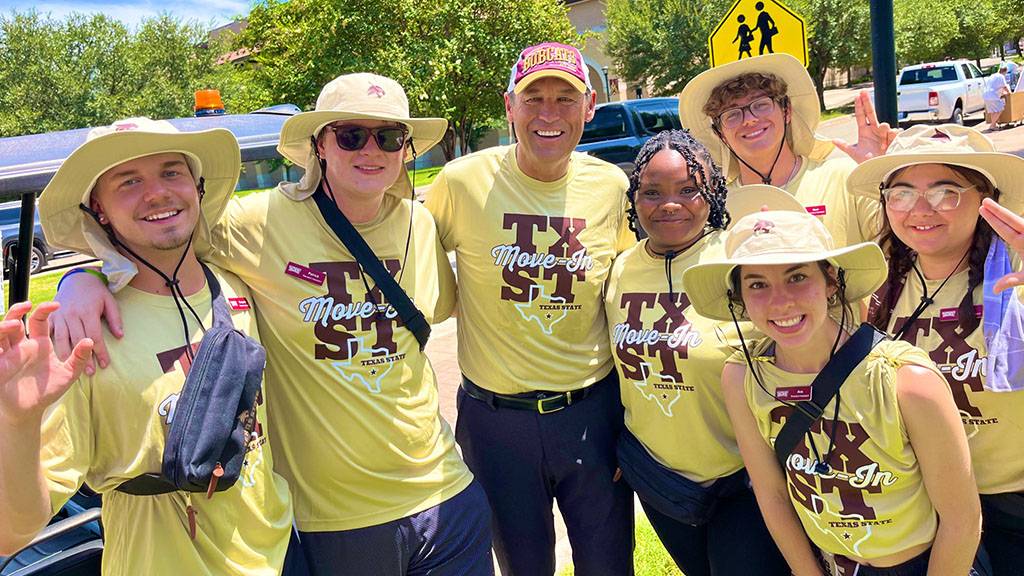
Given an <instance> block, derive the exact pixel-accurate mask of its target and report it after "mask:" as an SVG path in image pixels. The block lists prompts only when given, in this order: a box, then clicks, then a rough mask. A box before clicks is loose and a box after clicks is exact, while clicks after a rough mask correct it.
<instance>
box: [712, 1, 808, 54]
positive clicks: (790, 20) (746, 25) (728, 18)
mask: <svg viewBox="0 0 1024 576" xmlns="http://www.w3.org/2000/svg"><path fill="white" fill-rule="evenodd" d="M708 51H709V53H710V55H711V67H712V68H714V67H716V66H721V65H722V64H727V63H729V62H735V61H737V60H742V59H743V58H751V57H753V56H760V55H762V54H771V53H777V52H785V53H786V54H790V55H792V56H795V57H796V59H797V60H799V61H800V62H802V63H803V65H804V67H805V68H806V67H807V26H806V25H805V24H804V19H803V18H801V17H800V16H799V15H798V14H797V13H796V12H794V11H792V10H790V9H789V8H787V7H786V5H785V4H783V3H782V2H779V1H778V0H736V2H734V3H733V5H732V8H729V11H728V12H726V13H725V17H724V18H722V21H721V22H719V23H718V26H716V27H715V29H714V30H713V31H712V32H711V36H709V37H708Z"/></svg>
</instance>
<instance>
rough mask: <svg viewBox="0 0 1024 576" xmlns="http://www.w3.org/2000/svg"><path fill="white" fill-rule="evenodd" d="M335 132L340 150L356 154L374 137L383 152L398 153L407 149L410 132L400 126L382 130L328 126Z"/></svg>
mask: <svg viewBox="0 0 1024 576" xmlns="http://www.w3.org/2000/svg"><path fill="white" fill-rule="evenodd" d="M328 128H330V129H331V130H332V131H333V132H334V139H335V140H336V141H337V142H338V148H341V149H342V150H348V151H349V152H355V151H357V150H362V149H363V147H365V146H366V143H367V142H369V141H370V136H373V138H374V140H376V141H377V147H378V148H380V149H381V151H383V152H398V151H399V150H401V149H402V148H404V147H405V139H406V137H407V136H408V135H409V132H408V131H407V130H406V129H405V128H402V127H399V126H383V127H381V128H365V127H363V126H345V125H342V126H328Z"/></svg>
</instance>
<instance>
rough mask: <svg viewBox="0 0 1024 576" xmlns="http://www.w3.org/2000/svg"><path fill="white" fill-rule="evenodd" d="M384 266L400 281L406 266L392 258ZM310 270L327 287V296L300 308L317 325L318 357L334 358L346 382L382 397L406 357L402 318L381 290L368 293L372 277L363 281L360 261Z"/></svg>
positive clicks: (315, 349)
mask: <svg viewBox="0 0 1024 576" xmlns="http://www.w3.org/2000/svg"><path fill="white" fill-rule="evenodd" d="M383 263H384V267H385V268H386V269H387V270H388V272H389V273H390V274H391V275H392V276H393V277H396V278H397V277H398V273H399V271H400V270H401V267H402V265H401V262H400V261H399V260H397V259H388V260H384V261H383ZM309 269H310V270H312V271H314V272H316V274H317V275H322V276H323V277H324V278H325V280H326V283H327V293H326V294H322V295H318V296H311V297H309V298H305V299H303V300H301V301H299V302H298V304H297V306H296V309H297V311H298V313H299V315H300V317H301V318H302V321H303V322H304V323H306V324H309V325H311V326H312V327H313V333H314V336H315V337H316V340H317V343H316V344H315V345H314V347H313V357H314V358H315V359H317V360H331V361H332V362H331V366H332V367H334V369H335V370H336V371H337V373H338V375H339V377H341V378H342V379H343V380H345V381H346V382H349V383H358V384H360V385H361V386H363V387H365V388H366V389H367V390H368V391H369V392H371V393H379V392H380V391H381V389H382V387H381V386H382V382H383V380H384V378H385V377H386V376H387V375H388V374H389V373H390V372H391V370H392V368H393V364H394V363H395V362H398V361H400V360H404V359H405V356H406V354H405V353H404V352H399V350H398V342H397V341H396V340H395V329H396V328H398V327H401V326H403V325H404V324H403V323H402V319H401V318H400V317H399V316H398V313H397V311H396V310H395V309H394V307H392V306H391V305H390V304H387V303H385V302H384V295H383V294H382V293H381V291H380V289H379V288H377V287H376V286H374V287H373V288H372V289H370V290H369V291H367V290H366V287H367V285H368V284H369V283H370V282H372V279H370V278H369V277H367V278H365V279H364V278H363V271H362V269H361V268H360V266H359V263H358V262H314V263H311V264H310V265H309ZM364 280H365V282H364ZM353 295H355V297H353Z"/></svg>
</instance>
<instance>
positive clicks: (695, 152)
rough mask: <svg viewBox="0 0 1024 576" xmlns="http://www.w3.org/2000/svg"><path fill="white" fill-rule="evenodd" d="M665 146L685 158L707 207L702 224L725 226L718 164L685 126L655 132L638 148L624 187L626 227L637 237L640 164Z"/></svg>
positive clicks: (723, 191) (726, 215)
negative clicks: (683, 127)
mask: <svg viewBox="0 0 1024 576" xmlns="http://www.w3.org/2000/svg"><path fill="white" fill-rule="evenodd" d="M666 149H671V150H675V151H676V152H678V153H679V155H680V156H682V157H683V160H685V161H686V168H687V170H689V172H690V175H691V176H692V177H693V179H694V181H695V182H696V183H697V187H698V188H700V195H701V196H702V197H703V198H704V201H705V202H707V204H708V207H709V208H710V211H709V212H708V221H707V224H706V226H707V227H709V228H712V229H717V230H725V227H726V226H728V225H729V222H730V221H731V220H732V219H731V217H730V216H729V212H728V210H726V209H725V196H726V188H725V177H724V176H722V170H721V168H719V167H718V165H716V164H715V162H714V160H712V159H711V153H710V152H708V149H707V148H705V147H704V145H703V144H701V143H700V142H698V141H697V139H696V138H694V137H693V135H691V134H690V131H689V130H665V131H664V132H659V133H658V134H656V135H654V136H653V137H651V139H650V140H648V141H647V142H645V143H644V145H643V146H642V147H641V148H640V152H639V153H638V154H637V155H636V168H634V169H633V173H632V174H630V175H629V188H627V189H626V198H627V199H629V208H628V209H627V210H626V216H627V217H628V218H629V229H630V230H632V231H633V232H634V233H635V234H637V238H640V228H639V226H638V223H637V215H636V192H637V190H638V189H639V188H640V175H641V174H643V171H644V168H646V167H647V164H648V163H649V162H650V161H651V158H653V157H654V155H655V154H657V153H658V152H661V151H662V150H666Z"/></svg>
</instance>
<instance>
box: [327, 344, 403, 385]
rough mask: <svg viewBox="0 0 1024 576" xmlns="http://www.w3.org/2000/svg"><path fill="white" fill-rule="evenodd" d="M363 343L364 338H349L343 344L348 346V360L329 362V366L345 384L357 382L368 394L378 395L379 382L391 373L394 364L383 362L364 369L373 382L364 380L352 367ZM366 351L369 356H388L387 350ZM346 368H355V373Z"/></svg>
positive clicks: (364, 377)
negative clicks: (367, 370) (332, 367)
mask: <svg viewBox="0 0 1024 576" xmlns="http://www.w3.org/2000/svg"><path fill="white" fill-rule="evenodd" d="M364 341H365V338H364V337H363V336H359V337H354V338H349V339H348V340H346V341H345V342H346V344H347V345H348V358H347V359H345V360H339V361H337V362H331V366H334V369H335V370H337V371H338V375H340V376H341V377H342V379H344V380H345V381H346V382H348V383H350V384H351V383H353V382H355V381H357V380H358V381H359V382H361V383H362V385H363V386H365V387H366V389H367V390H368V391H369V392H370V393H372V394H380V391H381V385H380V383H381V381H383V380H384V377H385V376H387V375H388V372H391V368H392V367H393V366H394V362H385V363H383V364H373V365H371V366H367V367H366V368H369V372H370V376H371V377H374V379H373V381H372V382H371V381H370V380H369V379H367V378H366V376H364V375H363V374H362V372H361V371H360V369H359V368H355V367H354V366H353V365H352V361H353V360H354V359H355V356H356V354H357V353H358V351H359V350H362V349H363V342H364ZM368 350H369V352H370V355H371V356H372V355H373V354H374V353H375V352H383V353H384V354H388V349H387V348H369V349H368ZM385 366H386V368H385ZM346 368H355V371H350V370H346Z"/></svg>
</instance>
